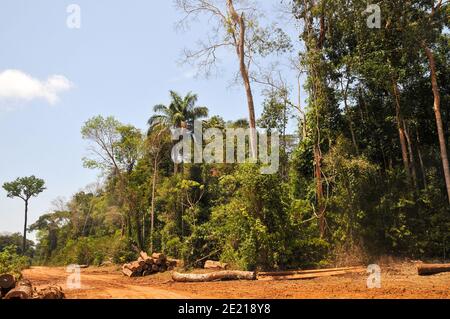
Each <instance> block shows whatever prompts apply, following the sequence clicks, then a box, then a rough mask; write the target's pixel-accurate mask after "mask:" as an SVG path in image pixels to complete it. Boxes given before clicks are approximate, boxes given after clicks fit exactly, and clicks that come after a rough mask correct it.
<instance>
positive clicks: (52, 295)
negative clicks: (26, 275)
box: [36, 286, 66, 300]
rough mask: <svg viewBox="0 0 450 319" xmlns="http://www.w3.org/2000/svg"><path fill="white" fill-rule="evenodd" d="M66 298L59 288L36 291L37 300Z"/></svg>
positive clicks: (51, 287)
mask: <svg viewBox="0 0 450 319" xmlns="http://www.w3.org/2000/svg"><path fill="white" fill-rule="evenodd" d="M65 298H66V296H65V294H64V292H63V290H62V288H61V287H59V286H49V287H46V288H44V289H40V290H38V291H36V299H53V300H59V299H65Z"/></svg>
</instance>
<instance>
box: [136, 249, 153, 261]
mask: <svg viewBox="0 0 450 319" xmlns="http://www.w3.org/2000/svg"><path fill="white" fill-rule="evenodd" d="M139 256H140V257H141V258H142V259H143V260H147V259H150V258H151V257H150V256H149V255H148V254H147V253H146V252H145V251H141V252H140V253H139Z"/></svg>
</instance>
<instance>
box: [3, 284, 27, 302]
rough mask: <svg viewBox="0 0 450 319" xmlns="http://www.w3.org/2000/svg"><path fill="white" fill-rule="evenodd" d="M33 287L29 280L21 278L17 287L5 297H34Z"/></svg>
mask: <svg viewBox="0 0 450 319" xmlns="http://www.w3.org/2000/svg"><path fill="white" fill-rule="evenodd" d="M32 298H33V288H32V285H31V282H30V281H29V280H21V281H19V282H18V283H17V286H16V288H14V289H12V290H11V291H10V292H8V293H7V294H6V296H5V299H32Z"/></svg>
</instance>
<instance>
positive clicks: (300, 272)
mask: <svg viewBox="0 0 450 319" xmlns="http://www.w3.org/2000/svg"><path fill="white" fill-rule="evenodd" d="M354 270H356V271H361V270H362V271H364V269H362V268H361V267H342V268H328V269H312V270H288V271H269V272H259V273H258V277H266V276H267V277H269V276H270V277H277V276H293V275H304V274H321V273H331V272H339V271H341V272H352V271H354Z"/></svg>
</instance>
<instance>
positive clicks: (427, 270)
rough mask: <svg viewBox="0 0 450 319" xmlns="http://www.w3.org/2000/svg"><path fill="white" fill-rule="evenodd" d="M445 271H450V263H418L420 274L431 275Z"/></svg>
mask: <svg viewBox="0 0 450 319" xmlns="http://www.w3.org/2000/svg"><path fill="white" fill-rule="evenodd" d="M443 272H450V264H418V265H417V273H418V274H419V276H430V275H435V274H439V273H443Z"/></svg>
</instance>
